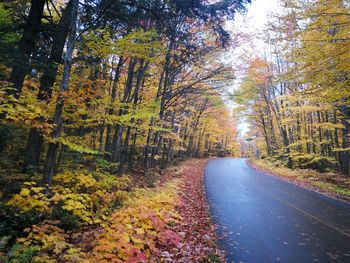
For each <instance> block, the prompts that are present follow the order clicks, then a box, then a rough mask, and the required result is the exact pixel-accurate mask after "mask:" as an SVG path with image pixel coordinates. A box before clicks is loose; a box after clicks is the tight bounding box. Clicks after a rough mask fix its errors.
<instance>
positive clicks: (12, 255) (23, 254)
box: [0, 244, 40, 263]
mask: <svg viewBox="0 0 350 263" xmlns="http://www.w3.org/2000/svg"><path fill="white" fill-rule="evenodd" d="M39 249H40V248H39V247H38V246H28V247H25V246H23V245H21V244H15V245H13V246H12V248H11V250H10V251H9V252H8V256H4V257H3V258H1V257H0V260H3V261H4V262H9V263H29V262H32V259H33V257H34V255H35V253H36V252H37V251H39Z"/></svg>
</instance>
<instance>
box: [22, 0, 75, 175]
mask: <svg viewBox="0 0 350 263" xmlns="http://www.w3.org/2000/svg"><path fill="white" fill-rule="evenodd" d="M71 7H72V4H71V1H70V2H69V3H68V4H67V7H66V8H65V9H64V10H63V12H62V18H61V20H60V22H59V23H58V30H57V31H56V32H55V34H54V36H53V44H52V48H51V54H50V57H49V61H48V63H47V65H46V66H45V70H44V73H43V76H42V77H41V79H40V88H39V94H38V100H39V101H43V100H49V99H50V98H51V93H52V87H53V85H54V83H55V80H56V76H57V70H58V65H59V64H61V63H62V53H63V48H64V44H65V42H66V38H67V35H68V30H69V28H68V26H67V25H70V21H71ZM43 142H44V136H43V135H42V134H41V132H40V130H38V129H36V128H31V129H30V131H29V134H28V139H27V145H26V152H25V157H24V162H23V166H22V170H23V171H24V172H25V171H26V170H27V168H28V166H29V165H32V166H36V167H38V166H39V161H40V158H39V157H40V155H41V150H42V146H43V145H42V144H43Z"/></svg>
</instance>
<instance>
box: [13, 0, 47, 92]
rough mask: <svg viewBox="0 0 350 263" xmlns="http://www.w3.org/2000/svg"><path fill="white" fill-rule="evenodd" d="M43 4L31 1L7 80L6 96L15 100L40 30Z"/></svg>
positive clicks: (42, 1)
mask: <svg viewBox="0 0 350 263" xmlns="http://www.w3.org/2000/svg"><path fill="white" fill-rule="evenodd" d="M45 2H46V1H45V0H32V1H31V7H30V11H29V15H28V18H27V23H26V25H25V27H24V31H23V34H22V37H21V40H20V42H19V47H18V53H17V55H16V59H15V62H14V64H13V66H12V71H11V75H10V79H9V81H10V82H11V83H12V87H11V89H10V90H8V92H7V93H8V95H13V96H14V97H15V98H19V96H20V93H21V91H22V86H23V82H24V79H25V76H26V74H27V72H28V63H29V59H30V55H31V54H32V52H33V50H34V46H35V40H36V38H37V35H38V32H39V31H40V29H41V18H42V17H43V11H44V6H45Z"/></svg>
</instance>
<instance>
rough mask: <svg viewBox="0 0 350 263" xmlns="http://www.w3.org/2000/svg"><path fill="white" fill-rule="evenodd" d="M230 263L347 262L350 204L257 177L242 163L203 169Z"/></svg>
mask: <svg viewBox="0 0 350 263" xmlns="http://www.w3.org/2000/svg"><path fill="white" fill-rule="evenodd" d="M205 185H206V191H207V197H208V200H209V203H210V205H211V212H212V215H213V218H214V222H215V223H216V224H217V225H218V234H219V237H220V245H221V246H222V248H223V249H224V250H226V251H227V253H228V255H227V260H228V262H253V263H255V262H257V263H263V262H287V263H289V262H293V263H303V262H350V204H348V203H346V202H342V201H338V200H335V199H332V198H329V197H327V196H324V195H322V194H319V193H316V192H312V191H309V190H307V189H304V188H302V187H299V186H297V185H294V184H291V183H289V182H286V181H283V180H281V179H279V178H277V177H274V176H271V175H267V174H265V173H262V172H259V171H256V170H255V169H253V168H251V167H250V166H249V165H247V163H246V159H234V158H220V159H216V160H213V161H210V162H209V163H208V165H207V166H206V169H205Z"/></svg>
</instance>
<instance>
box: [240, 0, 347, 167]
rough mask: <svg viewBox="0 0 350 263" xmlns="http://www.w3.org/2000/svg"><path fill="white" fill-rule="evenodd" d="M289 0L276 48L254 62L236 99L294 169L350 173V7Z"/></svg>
mask: <svg viewBox="0 0 350 263" xmlns="http://www.w3.org/2000/svg"><path fill="white" fill-rule="evenodd" d="M283 3H284V13H283V14H282V15H281V16H280V17H278V20H274V21H273V24H271V27H270V30H269V31H268V32H267V33H268V38H269V39H268V41H270V43H273V44H272V47H273V51H272V54H271V56H270V58H269V57H267V58H257V59H255V60H254V61H252V62H251V65H250V67H249V70H248V71H247V75H246V80H245V81H244V82H243V83H242V86H241V90H240V91H239V92H238V93H239V94H240V95H239V99H238V100H237V101H238V102H239V103H240V104H241V105H242V106H243V107H244V110H245V111H246V113H247V115H248V116H249V119H250V121H251V123H252V124H254V125H255V127H257V128H258V129H259V131H260V134H261V136H262V138H264V141H265V146H264V147H263V148H264V149H265V154H266V155H268V156H275V157H279V158H282V159H284V160H285V161H286V163H287V164H288V165H289V166H290V167H295V166H297V167H311V168H316V169H319V170H322V171H324V170H326V169H327V168H335V167H338V169H339V170H340V171H341V172H342V173H344V174H349V161H350V160H349V150H350V148H349V133H350V130H349V121H350V115H349V113H350V111H349V105H350V101H349V98H350V89H349V87H350V85H349V84H350V82H349V69H350V68H349V67H350V64H349V58H350V57H349V54H350V53H349V50H350V39H349V34H348V32H349V30H350V20H349V15H350V13H349V6H347V3H346V1H341V0H332V1H323V0H317V1H316V0H315V1H293V0H285V1H283ZM239 100H240V101H239Z"/></svg>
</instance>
